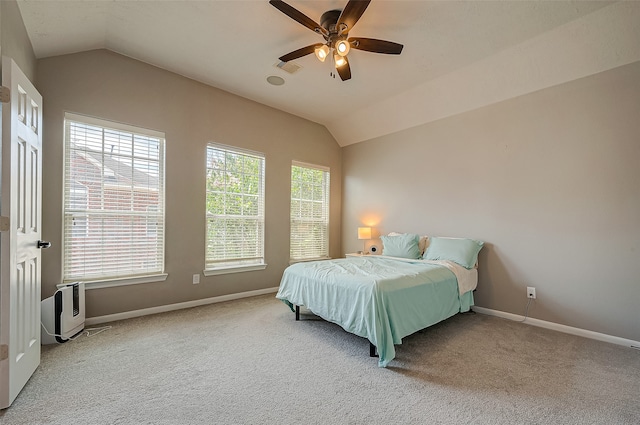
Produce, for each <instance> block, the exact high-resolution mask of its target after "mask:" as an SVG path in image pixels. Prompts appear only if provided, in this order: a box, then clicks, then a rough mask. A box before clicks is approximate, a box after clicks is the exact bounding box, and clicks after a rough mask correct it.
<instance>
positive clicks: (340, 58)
mask: <svg viewBox="0 0 640 425" xmlns="http://www.w3.org/2000/svg"><path fill="white" fill-rule="evenodd" d="M333 60H334V61H335V63H336V68H340V67H341V66H345V65H346V64H347V60H346V59H345V58H344V56H340V55H333Z"/></svg>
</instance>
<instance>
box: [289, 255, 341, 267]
mask: <svg viewBox="0 0 640 425" xmlns="http://www.w3.org/2000/svg"><path fill="white" fill-rule="evenodd" d="M321 260H331V257H316V258H303V259H301V260H289V265H291V264H296V263H307V262H309V261H321Z"/></svg>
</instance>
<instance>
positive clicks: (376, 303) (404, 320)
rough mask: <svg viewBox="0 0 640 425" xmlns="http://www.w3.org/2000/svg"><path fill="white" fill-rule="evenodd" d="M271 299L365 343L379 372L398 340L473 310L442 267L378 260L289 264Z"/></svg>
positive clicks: (470, 298)
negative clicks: (372, 350)
mask: <svg viewBox="0 0 640 425" xmlns="http://www.w3.org/2000/svg"><path fill="white" fill-rule="evenodd" d="M276 298H278V299H280V300H282V301H284V302H285V303H287V304H288V305H289V306H290V307H292V308H293V306H294V305H299V306H305V307H306V308H308V309H309V310H311V311H312V312H313V313H314V314H316V315H318V316H320V317H322V318H323V319H325V320H328V321H330V322H333V323H336V324H338V325H340V326H342V328H344V329H345V330H346V331H348V332H351V333H353V334H355V335H358V336H361V337H364V338H367V339H368V340H369V341H370V342H371V343H372V344H373V345H375V346H376V348H377V351H378V355H379V361H378V365H379V366H381V367H385V366H387V364H388V363H389V362H390V361H391V360H392V359H393V358H394V357H395V354H396V352H395V347H394V345H397V344H401V343H402V338H403V337H405V336H408V335H411V334H412V333H414V332H417V331H419V330H420V329H423V328H426V327H428V326H431V325H434V324H436V323H438V322H440V321H442V320H444V319H446V318H448V317H451V316H453V315H455V314H456V313H458V312H461V311H468V310H469V309H470V307H471V306H472V305H473V293H472V291H469V292H467V293H465V294H462V295H460V293H459V290H458V282H457V279H456V276H455V275H454V273H453V272H452V271H451V270H449V269H448V268H447V267H444V266H442V265H437V264H429V263H424V262H422V261H419V260H417V261H416V262H410V261H406V260H405V261H400V260H397V259H393V258H389V257H382V256H366V257H350V258H344V259H337V260H325V261H312V262H307V263H297V264H293V265H291V266H289V267H288V268H287V269H286V270H285V272H284V274H283V276H282V281H281V283H280V288H279V290H278V293H277V295H276Z"/></svg>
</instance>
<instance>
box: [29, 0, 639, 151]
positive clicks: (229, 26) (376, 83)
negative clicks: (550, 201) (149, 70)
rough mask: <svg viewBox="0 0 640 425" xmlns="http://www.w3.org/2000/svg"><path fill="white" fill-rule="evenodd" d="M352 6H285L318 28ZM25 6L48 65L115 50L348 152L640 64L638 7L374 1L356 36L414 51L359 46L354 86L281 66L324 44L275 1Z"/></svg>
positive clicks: (324, 68) (310, 63)
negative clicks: (257, 106)
mask: <svg viewBox="0 0 640 425" xmlns="http://www.w3.org/2000/svg"><path fill="white" fill-rule="evenodd" d="M346 2H347V0H327V1H315V0H314V1H309V0H288V1H287V3H288V4H290V5H291V6H293V7H295V8H296V9H298V10H299V11H301V12H302V13H304V14H305V15H307V16H308V17H310V18H311V19H313V20H314V21H316V22H319V21H320V16H321V15H322V13H323V12H325V11H327V10H332V9H343V8H344V5H345V4H346ZM18 5H19V7H20V10H21V13H22V16H23V20H24V23H25V27H26V29H27V32H28V34H29V37H30V39H31V42H32V45H33V48H34V51H35V54H36V57H37V58H45V57H49V56H56V55H62V54H68V53H75V52H81V51H86V50H92V49H100V48H106V49H110V50H112V51H114V52H117V53H120V54H123V55H126V56H129V57H132V58H135V59H138V60H141V61H143V62H146V63H149V64H152V65H155V66H158V67H161V68H164V69H166V70H169V71H172V72H175V73H177V74H180V75H183V76H186V77H189V78H192V79H194V80H197V81H200V82H202V83H205V84H208V85H211V86H214V87H218V88H220V89H223V90H226V91H229V92H231V93H234V94H237V95H239V96H242V97H245V98H248V99H252V100H255V101H257V102H260V103H263V104H265V105H269V106H272V107H274V108H278V109H281V110H283V111H286V112H289V113H292V114H294V115H297V116H300V117H303V118H306V119H309V120H311V121H314V122H318V123H320V124H323V125H325V126H326V127H327V128H328V129H329V131H330V132H331V133H332V134H333V136H334V137H335V139H336V140H337V142H338V143H339V144H340V145H341V146H345V145H349V144H352V143H357V142H360V141H363V140H368V139H371V138H375V137H378V136H382V135H385V134H389V133H392V132H395V131H399V130H402V129H405V128H409V127H413V126H416V125H420V124H423V123H425V122H429V121H433V120H436V119H440V118H443V117H446V116H450V115H454V114H457V113H460V112H464V111H467V110H471V109H475V108H478V107H481V106H485V105H488V104H491V103H495V102H498V101H500V100H504V99H508V98H511V97H514V96H518V95H522V94H525V93H529V92H532V91H535V90H539V89H541V88H545V87H549V86H553V85H555V84H560V83H563V82H565V81H570V80H572V79H576V78H580V77H583V76H586V75H590V74H593V73H596V72H601V71H604V70H607V69H611V68H614V67H616V66H621V65H624V64H626V63H631V62H634V61H637V60H640V47H639V46H640V43H638V40H640V28H639V27H640V25H639V24H638V22H640V3H638V2H610V1H416V0H411V1H403V0H393V1H376V0H373V1H372V2H371V4H370V5H369V6H368V8H367V9H366V11H365V12H364V14H363V15H362V17H361V18H360V20H359V21H358V22H357V24H356V25H355V26H354V29H353V30H352V31H351V32H350V34H349V35H350V36H357V37H371V38H378V39H385V40H391V41H394V42H397V43H400V44H403V45H404V50H403V51H402V54H401V55H399V56H395V55H382V54H375V53H369V52H364V51H359V50H358V51H353V50H352V52H350V53H349V61H350V65H351V72H352V75H353V77H352V79H350V80H348V81H341V80H340V79H339V78H332V77H331V76H330V73H331V71H332V66H331V64H330V63H329V61H327V62H325V63H321V62H320V61H318V59H316V57H315V56H314V55H313V54H311V55H307V56H304V57H302V58H299V59H296V60H294V61H293V62H294V63H295V65H297V66H299V67H300V69H299V70H298V71H296V72H295V73H293V74H289V73H287V72H285V71H284V70H282V69H280V68H278V67H276V64H277V63H278V62H279V60H278V57H280V56H282V55H283V54H285V53H288V52H291V51H293V50H296V49H298V48H300V47H303V46H307V45H310V44H314V43H316V42H321V41H322V37H321V36H320V35H318V34H316V33H314V32H313V31H311V30H309V29H308V28H306V27H304V26H303V25H300V24H299V23H297V22H295V21H294V20H292V19H290V18H289V17H288V16H286V15H284V14H283V13H281V12H280V11H279V10H277V9H276V8H274V7H273V6H271V5H270V4H269V2H268V1H267V0H260V1H254V0H244V1H239V0H235V1H207V0H197V1H192V0H178V1H133V0H115V1H104V0H102V1H101V0H98V1H74V0H64V1H57V0H48V1H39V0H36V1H34V0H18ZM272 75H275V76H279V77H282V78H283V79H284V81H285V83H284V84H283V85H281V86H274V85H271V84H269V83H268V82H267V77H269V76H272Z"/></svg>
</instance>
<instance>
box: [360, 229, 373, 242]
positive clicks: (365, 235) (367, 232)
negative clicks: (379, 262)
mask: <svg viewBox="0 0 640 425" xmlns="http://www.w3.org/2000/svg"><path fill="white" fill-rule="evenodd" d="M358 239H371V227H358Z"/></svg>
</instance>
